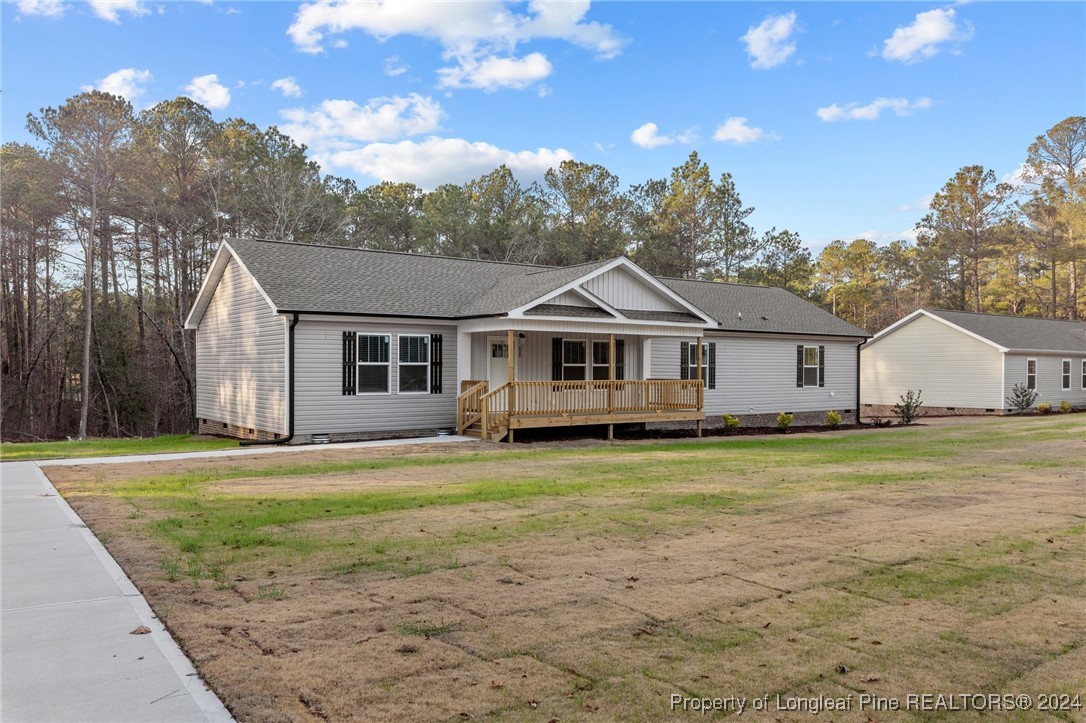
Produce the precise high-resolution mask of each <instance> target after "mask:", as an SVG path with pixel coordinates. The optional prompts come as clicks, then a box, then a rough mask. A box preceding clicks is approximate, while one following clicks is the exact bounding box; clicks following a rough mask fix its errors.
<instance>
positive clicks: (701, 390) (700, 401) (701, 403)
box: [695, 336, 705, 437]
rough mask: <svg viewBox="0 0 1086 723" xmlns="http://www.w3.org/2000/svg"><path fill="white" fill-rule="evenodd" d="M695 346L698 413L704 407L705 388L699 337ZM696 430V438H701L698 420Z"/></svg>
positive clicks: (699, 421)
mask: <svg viewBox="0 0 1086 723" xmlns="http://www.w3.org/2000/svg"><path fill="white" fill-rule="evenodd" d="M697 344H698V351H697V356H696V358H697V365H698V373H697V376H696V377H695V378H696V379H697V380H698V411H699V412H700V411H702V409H704V407H705V394H704V392H705V387H704V386H703V382H702V380H701V364H702V361H701V337H700V336H699V337H698V339H697ZM697 428H698V436H699V437H700V436H701V420H700V419H699V420H698V421H697Z"/></svg>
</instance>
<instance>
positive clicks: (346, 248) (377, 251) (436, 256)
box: [223, 236, 570, 273]
mask: <svg viewBox="0 0 1086 723" xmlns="http://www.w3.org/2000/svg"><path fill="white" fill-rule="evenodd" d="M223 241H225V242H226V243H230V242H232V241H254V242H256V243H262V244H280V245H283V246H303V247H306V248H320V249H335V250H338V251H364V252H366V253H371V254H388V255H391V256H410V257H412V258H416V259H417V258H427V259H445V260H448V261H470V262H472V263H480V264H501V265H502V266H527V267H529V268H536V269H539V270H540V271H550V270H554V269H563V268H570V267H567V266H548V265H546V264H529V263H526V262H524V261H498V260H497V259H473V258H470V257H467V256H444V255H442V254H419V253H413V252H411V251H388V250H386V249H364V248H359V247H357V246H333V245H331V244H306V243H302V242H300V241H283V240H280V239H270V238H253V237H251V236H246V237H233V238H226V239H223ZM536 273H538V272H536Z"/></svg>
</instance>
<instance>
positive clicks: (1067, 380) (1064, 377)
mask: <svg viewBox="0 0 1086 723" xmlns="http://www.w3.org/2000/svg"><path fill="white" fill-rule="evenodd" d="M1060 371H1061V372H1062V374H1061V377H1060V382H1061V383H1062V386H1061V387H1060V389H1070V388H1071V360H1070V359H1064V360H1063V363H1062V364H1061V365H1060Z"/></svg>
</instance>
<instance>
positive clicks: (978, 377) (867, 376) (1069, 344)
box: [860, 309, 1086, 416]
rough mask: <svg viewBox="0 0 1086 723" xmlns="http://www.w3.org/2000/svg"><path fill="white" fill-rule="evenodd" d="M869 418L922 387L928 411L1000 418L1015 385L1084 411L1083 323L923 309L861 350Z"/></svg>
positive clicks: (865, 408) (1085, 334)
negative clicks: (990, 415)
mask: <svg viewBox="0 0 1086 723" xmlns="http://www.w3.org/2000/svg"><path fill="white" fill-rule="evenodd" d="M860 360H861V373H860V398H861V401H862V404H863V407H862V409H863V413H864V415H871V416H875V415H879V416H886V415H887V414H889V413H890V409H891V408H892V407H893V405H894V404H896V403H897V402H898V400H899V399H900V397H901V395H903V394H905V393H906V391H908V390H910V389H912V390H923V394H922V398H923V401H924V409H925V410H926V413H928V414H950V415H953V414H1002V413H1004V412H1006V411H1010V409H1009V407H1010V405H1009V404H1008V403H1007V398H1008V397H1010V396H1011V391H1012V389H1013V388H1014V385H1015V384H1024V385H1025V386H1027V387H1028V388H1030V389H1034V390H1036V392H1037V403H1040V402H1048V403H1050V404H1051V405H1052V406H1053V407H1056V406H1058V405H1059V403H1060V402H1061V401H1064V400H1066V401H1068V402H1070V403H1071V404H1072V405H1074V406H1076V407H1082V406H1086V322H1082V321H1059V320H1055V319H1035V318H1026V317H1019V316H997V315H994V314H972V313H968V312H964V311H937V310H931V309H918V310H917V311H914V312H913V313H912V314H909V315H908V316H906V317H905V318H903V319H901V320H900V321H898V322H897V323H895V324H892V325H890V326H888V327H886V328H885V329H883V330H882V331H880V332H879V333H878V334H876V335H875V336H874V338H872V339H871V340H870V341H868V342H867V343H866V344H864V345H863V347H861V350H860Z"/></svg>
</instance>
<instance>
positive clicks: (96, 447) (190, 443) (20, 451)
mask: <svg viewBox="0 0 1086 723" xmlns="http://www.w3.org/2000/svg"><path fill="white" fill-rule="evenodd" d="M237 446H238V443H237V440H233V439H210V438H207V437H196V436H193V435H191V434H170V435H164V436H161V437H147V438H140V439H83V440H72V441H65V442H4V443H2V444H0V460H2V461H4V462H18V461H22V460H31V459H63V458H66V457H108V456H112V455H118V454H160V453H164V452H205V451H207V450H211V449H229V448H231V447H237Z"/></svg>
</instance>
